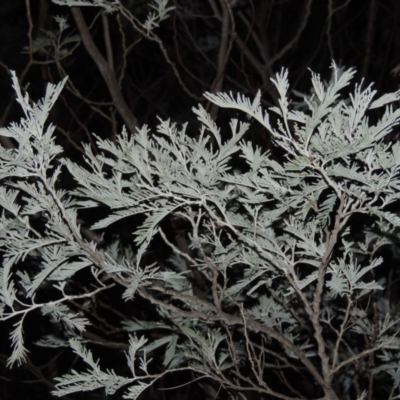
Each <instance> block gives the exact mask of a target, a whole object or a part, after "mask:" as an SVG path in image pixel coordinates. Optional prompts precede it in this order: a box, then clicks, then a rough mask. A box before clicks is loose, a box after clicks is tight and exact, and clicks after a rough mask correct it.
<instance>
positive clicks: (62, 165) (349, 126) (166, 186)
mask: <svg viewBox="0 0 400 400" xmlns="http://www.w3.org/2000/svg"><path fill="white" fill-rule="evenodd" d="M332 72H333V73H332V79H331V81H330V82H329V83H324V82H323V81H321V79H320V77H319V76H318V75H317V74H314V73H312V87H313V95H312V96H308V97H305V101H304V107H302V109H301V110H300V109H294V108H293V107H291V104H290V101H289V99H288V96H287V91H288V73H287V71H284V70H283V71H282V72H281V73H279V74H277V75H276V78H275V79H274V80H273V83H274V84H275V86H276V88H277V90H278V92H279V95H280V100H279V105H278V106H277V107H273V108H271V109H269V110H265V109H263V108H262V107H261V104H260V100H261V94H260V93H258V94H257V95H256V97H255V98H254V99H253V100H251V99H249V98H247V97H246V96H243V95H237V96H234V95H232V94H227V93H218V94H210V93H206V94H205V96H206V98H207V99H208V100H209V101H211V102H212V103H214V104H217V105H218V106H220V107H224V108H229V109H236V110H240V111H243V112H244V113H246V114H247V115H248V116H249V117H251V118H253V119H255V120H256V121H258V122H259V123H260V124H261V125H262V126H263V127H264V128H265V130H266V131H267V132H268V133H269V134H270V135H271V137H272V138H273V143H274V145H275V146H276V147H277V148H279V149H281V150H282V151H283V153H284V158H283V161H282V162H278V161H277V159H276V158H273V157H272V156H271V155H270V154H268V153H263V152H262V151H261V150H260V149H259V148H257V147H255V146H254V145H253V144H252V143H250V142H249V141H248V140H246V139H244V135H245V134H246V132H247V131H248V129H249V124H248V123H247V122H243V121H240V120H237V119H232V120H231V122H230V135H229V139H226V140H224V139H222V136H221V134H220V129H219V128H218V127H217V125H216V123H215V122H214V121H213V120H212V119H211V118H210V116H209V115H208V114H207V112H206V111H205V109H204V108H203V107H202V106H198V108H196V109H194V110H193V111H194V113H195V114H196V115H197V117H198V120H199V122H200V125H201V127H200V130H199V132H198V133H197V135H193V134H192V132H191V134H190V135H189V134H188V130H189V129H192V128H190V127H188V126H187V125H184V126H182V127H180V126H178V125H176V124H174V123H172V122H171V121H169V120H167V121H161V120H160V123H159V125H158V127H157V132H152V131H151V130H150V128H148V127H147V126H143V127H141V128H140V129H138V130H137V133H136V135H135V136H132V135H129V134H128V133H127V132H126V131H123V132H122V133H121V135H120V136H119V137H118V139H117V140H116V141H115V142H111V141H109V140H103V139H100V138H98V139H97V145H98V148H99V149H100V153H99V154H94V153H93V152H92V149H91V147H90V146H86V148H85V151H86V154H85V161H86V162H85V165H82V164H79V165H78V164H77V163H75V162H73V161H71V160H69V159H66V158H63V157H62V148H60V147H59V146H58V145H56V144H55V142H54V136H53V131H54V127H53V126H52V125H51V124H48V123H47V122H46V120H47V118H48V116H49V112H50V110H51V108H52V106H53V104H54V102H55V101H56V99H57V97H58V95H59V94H60V92H61V90H62V87H63V85H64V83H65V81H63V82H61V83H60V84H58V85H48V87H47V90H46V94H45V97H44V98H43V99H42V100H40V101H39V102H37V103H34V102H32V101H30V100H29V97H28V96H27V95H26V96H24V95H23V94H22V93H21V90H20V87H19V85H18V81H17V78H16V76H15V74H13V85H14V88H15V91H16V94H17V100H18V102H19V103H20V105H21V107H22V109H23V112H24V118H23V119H22V120H21V121H20V123H18V124H17V123H14V124H11V125H10V126H9V127H7V128H3V129H1V131H0V134H1V135H3V136H8V137H10V138H12V139H13V140H15V142H16V143H17V147H16V148H15V149H5V148H1V149H0V178H1V180H2V186H1V188H0V205H1V207H2V209H3V211H2V215H1V222H0V232H1V233H0V246H1V249H2V250H1V251H2V254H3V264H2V267H1V269H0V301H1V314H0V315H1V316H0V319H1V320H2V321H6V320H9V319H13V321H15V322H14V330H13V332H12V334H11V348H12V353H11V356H10V358H9V360H8V365H9V366H12V365H14V364H18V365H19V364H21V363H23V362H24V361H25V359H26V355H27V349H26V348H25V346H24V333H23V328H24V319H25V317H26V315H27V314H28V313H30V312H33V311H34V310H41V312H42V314H43V315H44V316H46V317H44V318H47V316H50V317H51V320H52V321H53V323H54V324H57V323H60V321H61V322H62V323H63V324H64V326H67V327H68V337H69V338H70V339H69V343H67V342H65V341H63V340H62V338H60V337H57V336H56V334H55V333H54V332H49V335H47V336H46V337H44V338H43V339H42V340H41V341H40V342H39V343H38V344H39V345H42V346H46V347H58V346H69V347H70V348H71V349H72V350H73V351H74V352H75V353H76V354H77V355H78V356H79V357H81V358H82V359H83V360H84V361H85V362H86V364H87V369H86V370H83V371H82V370H81V371H75V370H72V371H71V372H70V373H68V374H66V375H63V376H61V377H59V378H57V385H56V390H55V391H54V393H55V394H56V395H57V396H63V395H66V394H69V393H73V392H77V391H86V390H93V389H96V388H99V387H104V388H105V390H106V392H107V394H111V393H114V392H115V391H116V390H118V389H120V388H124V389H123V390H125V391H124V398H127V399H137V398H138V396H139V395H140V394H141V393H142V392H143V391H144V390H145V389H146V388H148V387H149V386H151V385H152V384H154V382H156V381H157V380H158V379H159V378H161V377H162V376H164V375H165V374H167V373H169V372H174V371H180V370H190V371H192V373H193V375H194V376H195V377H196V376H197V377H200V376H205V377H209V378H211V380H213V381H215V382H216V383H217V387H218V386H220V387H222V388H223V389H225V390H227V391H228V392H229V393H232V396H242V397H245V396H246V393H249V392H255V393H258V395H259V396H264V397H263V398H282V399H297V398H304V397H301V395H300V394H299V392H298V391H296V390H297V389H295V388H294V387H292V384H291V382H287V381H286V380H285V379H284V378H283V376H284V375H280V372H279V371H280V370H282V369H283V370H288V371H290V370H292V371H293V372H295V373H298V374H299V375H298V376H302V374H305V375H304V376H307V377H309V380H310V381H311V383H312V385H314V387H315V390H316V392H318V391H320V393H322V395H323V396H324V397H323V398H325V399H338V396H339V394H341V395H343V396H344V395H348V396H349V395H350V394H349V393H350V392H349V388H350V387H351V384H352V383H351V382H352V377H353V376H354V375H355V374H358V376H361V377H365V380H362V379H361V382H364V384H363V385H364V386H362V387H358V388H357V390H358V392H357V390H355V392H353V395H357V396H358V397H359V398H360V399H361V398H366V397H365V396H366V395H367V393H366V392H363V391H364V390H367V389H368V385H367V384H365V382H367V381H368V379H370V380H373V379H374V376H376V377H379V378H380V379H383V382H385V385H386V386H385V388H386V389H385V390H386V392H385V393H387V394H388V396H389V395H390V398H391V399H395V398H400V388H399V384H400V366H399V359H400V341H399V338H398V331H399V328H400V321H399V312H398V310H397V308H396V307H395V305H394V304H393V303H391V302H390V301H389V298H390V290H389V289H388V286H387V287H386V289H385V282H387V278H384V277H383V278H382V279H381V280H380V281H379V282H377V281H376V279H375V270H376V268H377V267H379V265H381V263H382V261H383V259H382V252H379V251H378V250H379V249H380V248H382V247H383V246H387V245H388V244H391V241H390V240H389V239H388V237H390V236H394V235H396V234H397V231H398V228H399V227H400V219H399V217H398V216H397V215H396V214H395V213H394V212H393V211H389V209H390V208H389V207H388V206H392V208H391V210H393V207H394V206H396V205H397V204H398V200H399V197H400V194H399V189H400V174H399V167H400V144H399V143H398V142H390V141H388V140H386V139H385V138H386V137H387V135H388V133H390V132H391V131H392V130H393V127H394V126H396V125H398V123H399V119H400V111H399V110H398V109H394V108H393V107H392V105H391V104H392V103H393V102H395V101H398V100H399V99H400V93H399V92H396V93H391V94H385V95H383V96H381V97H379V98H376V93H375V91H374V90H373V89H372V88H371V87H370V86H369V87H367V88H365V89H363V88H362V86H363V85H358V86H356V87H355V89H354V91H353V92H352V93H351V95H350V96H349V98H343V96H341V91H342V90H343V89H345V90H347V89H348V86H349V84H350V81H351V79H352V77H353V75H354V70H352V69H349V70H340V69H339V68H337V67H336V65H334V64H333V65H332ZM378 108H380V109H381V110H382V111H381V113H380V117H376V115H377V114H376V112H375V114H374V118H376V120H375V122H373V123H370V122H369V120H368V116H367V115H368V114H369V111H370V110H371V109H378ZM193 136H195V138H193ZM224 137H225V136H224ZM237 156H239V157H240V158H242V159H243V160H244V161H245V162H246V165H247V166H246V168H232V165H233V164H232V157H237ZM63 169H67V170H68V171H69V173H70V174H71V175H72V176H73V177H74V179H75V181H76V183H77V185H76V188H75V189H74V190H71V191H65V190H61V189H58V188H57V187H58V186H57V179H58V178H59V175H60V173H61V171H62V170H63ZM99 205H105V206H108V207H109V210H110V212H109V214H108V215H106V216H104V217H103V218H100V219H99V220H98V221H97V222H96V223H95V224H94V226H92V227H91V229H93V230H96V229H100V230H104V229H105V228H107V227H108V226H109V225H110V224H112V223H114V222H116V221H118V220H121V219H124V218H126V217H129V216H132V215H137V214H140V215H144V216H145V220H144V222H143V223H142V224H141V226H140V227H139V228H138V229H137V230H136V232H135V235H134V240H135V243H136V248H137V251H136V253H135V254H133V253H132V254H129V251H128V250H127V251H125V252H122V250H121V246H119V244H118V243H112V244H110V245H109V246H108V247H104V246H99V245H98V243H97V242H96V241H89V240H88V239H87V238H86V237H85V236H84V235H83V233H82V229H81V228H80V226H79V223H78V221H77V214H78V210H80V209H86V208H92V207H97V206H99ZM360 215H361V216H365V217H364V219H365V221H366V222H365V226H364V227H359V228H360V229H358V230H357V229H356V231H357V232H356V233H357V235H356V234H355V233H354V232H353V231H352V229H351V227H350V225H349V222H351V221H352V219H353V217H356V216H360ZM38 216H40V218H41V219H42V220H44V225H45V229H44V230H37V229H35V228H34V226H33V225H32V221H33V219H34V218H38ZM166 218H168V219H170V220H171V219H172V220H173V221H174V223H182V224H183V225H184V226H185V232H186V233H185V239H186V240H187V241H188V243H189V247H188V248H187V249H186V250H185V249H184V248H183V247H182V246H179V244H178V243H177V242H173V241H171V240H170V239H168V235H167V233H166V232H164V230H163V229H162V227H161V226H162V225H161V222H162V221H163V220H164V219H166ZM156 234H159V235H160V236H161V237H162V238H163V240H164V241H165V243H166V244H167V246H169V248H170V250H171V253H172V256H171V257H170V259H169V260H164V263H163V264H162V265H161V264H160V263H158V262H157V261H156V262H153V261H154V260H153V261H152V262H150V263H147V260H148V259H151V257H148V249H149V246H150V242H151V240H152V239H153V238H154V236H155V235H156ZM27 259H29V260H30V261H29V263H28V266H27V265H26V263H25V264H24V261H26V260H27ZM33 263H34V264H35V267H33V266H32V265H33ZM396 268H397V266H396ZM83 269H86V270H88V271H90V273H91V275H92V276H93V282H95V283H96V284H95V285H92V287H91V289H90V290H88V288H87V287H86V288H83V287H82V291H81V292H79V290H77V289H76V286H75V290H74V291H71V290H70V287H69V286H70V284H71V282H73V280H74V276H75V274H76V273H77V272H79V271H81V270H83ZM33 272H34V273H33ZM196 279H197V281H196ZM385 279H386V280H385ZM199 280H200V281H199ZM115 286H117V287H121V288H123V290H122V291H121V296H122V298H123V299H124V300H126V301H135V299H137V298H143V299H146V300H148V301H149V304H150V303H151V304H152V305H153V307H154V309H156V310H157V313H158V315H159V321H147V320H138V319H128V320H124V321H121V326H122V327H124V329H125V330H126V331H127V332H128V333H129V340H128V341H127V343H126V346H127V349H128V350H127V351H126V363H127V367H129V374H126V376H118V375H117V374H116V373H115V372H114V371H113V370H112V369H106V370H104V369H102V368H101V367H100V365H99V363H98V361H97V358H96V356H95V355H93V354H92V352H91V351H90V350H89V349H88V348H87V343H86V342H87V341H86V342H85V341H83V340H82V338H81V332H82V331H84V330H85V329H86V328H87V326H88V325H90V321H89V320H88V319H87V318H85V316H84V315H81V314H79V313H77V312H76V311H73V309H71V306H70V304H71V303H70V301H71V300H74V301H78V302H81V303H82V304H83V303H84V302H85V301H91V300H92V299H94V298H95V297H96V295H97V294H98V293H99V292H101V291H106V290H108V289H109V288H111V287H115ZM49 287H53V288H55V289H53V292H52V293H53V294H54V293H55V291H56V292H57V293H58V295H55V294H54V298H53V300H51V301H50V300H49V301H45V302H41V301H37V298H40V299H41V297H40V296H39V294H40V292H41V291H42V290H46V288H49ZM384 289H385V290H384ZM71 293H73V294H71ZM166 321H169V322H168V323H166ZM155 330H157V332H164V333H163V335H161V336H160V334H158V335H157V336H155V335H152V332H153V331H155ZM156 350H157V351H160V350H162V351H163V352H164V353H163V354H164V357H163V362H162V364H163V365H162V370H161V372H160V370H158V371H159V372H157V373H154V372H150V371H154V369H151V368H150V366H151V364H152V360H151V358H152V354H155V353H154V352H155V351H156ZM115 351H119V350H115ZM158 367H160V366H158ZM273 374H277V375H276V376H277V377H278V378H279V377H281V378H282V382H281V384H280V386H279V385H278V386H277V385H274V383H273V382H272V381H271V379H270V378H269V377H270V376H271V375H273ZM384 374H386V376H387V377H388V379H386V380H385V378H381V377H382V376H383V375H384ZM389 378H390V379H389ZM275 379H276V378H275ZM280 387H281V388H283V389H282V390H280V389H279V388H280ZM298 390H300V389H298ZM300 391H301V390H300ZM235 393H236V394H235ZM238 393H241V394H238ZM285 393H286V394H285ZM287 393H289V394H287ZM266 396H270V397H266ZM303 396H305V394H304V392H303ZM232 398H234V397H232ZM346 398H349V397H346ZM353 398H355V397H353Z"/></svg>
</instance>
